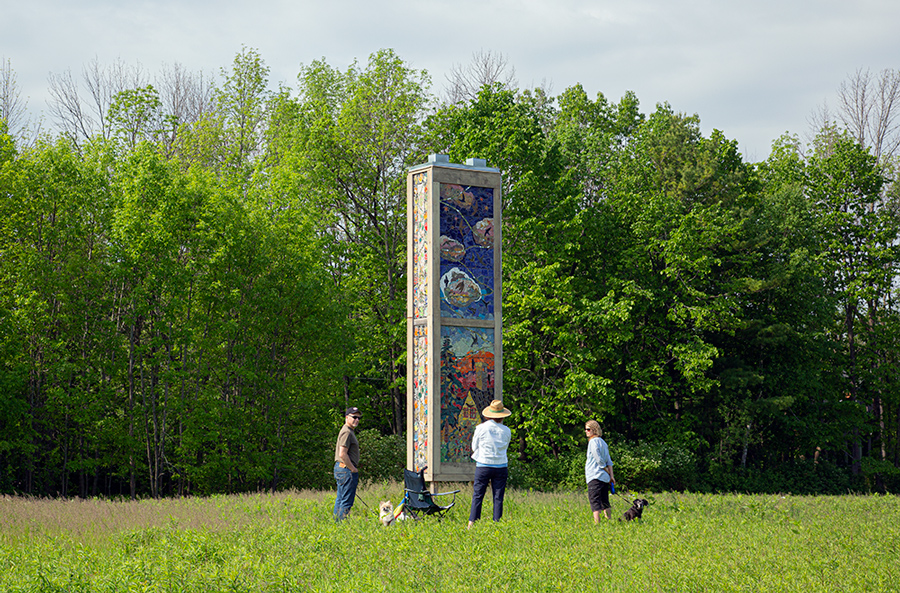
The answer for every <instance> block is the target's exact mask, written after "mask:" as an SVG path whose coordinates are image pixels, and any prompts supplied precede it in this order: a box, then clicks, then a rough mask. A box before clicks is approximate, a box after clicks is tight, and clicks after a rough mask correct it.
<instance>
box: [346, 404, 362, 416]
mask: <svg viewBox="0 0 900 593" xmlns="http://www.w3.org/2000/svg"><path fill="white" fill-rule="evenodd" d="M344 416H362V412H360V411H359V408H357V407H356V406H352V407H349V408H347V411H346V412H344Z"/></svg>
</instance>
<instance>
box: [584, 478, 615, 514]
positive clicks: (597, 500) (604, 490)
mask: <svg viewBox="0 0 900 593" xmlns="http://www.w3.org/2000/svg"><path fill="white" fill-rule="evenodd" d="M588 500H589V501H590V503H591V510H592V511H605V510H606V509H608V508H611V506H612V505H610V504H609V482H604V481H603V480H591V481H590V482H588Z"/></svg>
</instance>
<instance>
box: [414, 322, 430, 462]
mask: <svg viewBox="0 0 900 593" xmlns="http://www.w3.org/2000/svg"><path fill="white" fill-rule="evenodd" d="M413 464H414V466H415V469H417V470H418V469H421V468H423V467H425V466H426V465H428V328H427V327H426V326H424V325H417V326H414V327H413Z"/></svg>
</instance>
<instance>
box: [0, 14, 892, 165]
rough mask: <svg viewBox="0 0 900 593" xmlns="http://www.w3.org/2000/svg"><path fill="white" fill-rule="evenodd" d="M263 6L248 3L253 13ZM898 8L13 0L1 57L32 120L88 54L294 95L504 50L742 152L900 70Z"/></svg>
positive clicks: (514, 59)
mask: <svg viewBox="0 0 900 593" xmlns="http://www.w3.org/2000/svg"><path fill="white" fill-rule="evenodd" d="M251 6H252V8H251ZM897 22H900V3H897V2H895V1H894V0H862V1H861V2H855V3H848V2H844V1H841V0H823V1H820V2H816V3H815V5H814V6H813V5H810V3H808V2H801V1H799V0H760V1H758V2H752V3H738V2H715V1H710V0H708V1H699V0H691V1H686V2H677V3H675V2H670V1H669V0H636V1H631V2H613V1H608V0H599V1H598V0H530V1H525V2H522V1H520V2H511V1H508V0H482V1H479V2H474V1H471V0H455V1H453V2H449V1H445V0H436V1H429V2H421V1H416V2H413V1H410V0H387V1H384V2H370V1H362V0H334V1H333V2H310V1H308V0H299V1H294V2H286V1H284V0H258V1H257V2H254V3H252V4H247V3H244V2H236V1H234V0H224V1H220V2H212V1H210V0H192V1H189V2H184V1H178V2H176V1H174V0H158V1H155V2H114V1H112V0H82V1H80V2H76V3H73V2H64V1H63V0H32V1H30V2H17V3H11V5H10V6H5V7H4V9H3V18H2V19H0V39H2V40H3V42H2V44H0V58H3V59H4V60H9V61H10V64H11V67H12V69H13V70H14V71H15V72H16V74H17V80H18V84H19V87H20V88H21V93H22V98H23V99H25V100H27V101H28V108H29V110H30V112H31V113H33V114H36V115H40V114H41V113H43V114H46V113H47V111H48V110H47V103H46V102H47V99H48V98H49V93H48V88H49V85H48V76H49V75H50V74H51V73H53V74H60V73H62V72H64V71H66V70H71V71H72V72H73V74H75V75H78V74H80V72H81V69H82V68H83V67H84V66H85V65H86V64H88V63H89V62H90V61H91V60H94V59H97V60H99V62H100V63H101V64H109V63H112V62H114V61H115V60H122V61H124V62H125V63H127V64H136V63H140V64H141V65H142V66H143V67H144V68H146V69H147V70H148V71H150V72H156V71H157V70H158V69H159V68H160V67H161V66H162V65H164V64H169V65H172V64H175V63H179V64H181V65H182V66H184V67H185V68H187V69H188V70H193V71H198V70H203V71H206V72H208V73H210V74H218V70H219V68H221V67H223V66H225V65H227V64H229V63H230V61H231V58H232V57H233V56H234V54H235V53H236V52H237V51H240V48H241V47H242V46H247V47H252V48H256V49H258V50H259V52H260V54H261V55H262V56H263V58H264V59H265V60H266V62H267V64H268V65H269V66H270V67H271V80H272V82H273V84H278V83H279V82H283V83H285V84H287V85H289V86H294V85H295V81H296V76H297V73H298V72H299V68H300V65H301V64H309V63H311V62H312V61H314V60H316V59H320V58H325V59H327V60H328V62H329V63H331V64H335V65H336V66H338V67H346V66H348V65H350V64H351V63H352V61H353V60H354V59H358V60H360V61H361V62H364V61H365V60H366V58H367V57H368V56H369V55H370V54H371V53H373V52H375V51H377V50H378V49H380V48H393V49H394V50H395V51H396V52H397V53H398V55H400V56H401V57H402V58H403V59H404V60H406V61H408V62H409V63H410V64H411V65H412V66H413V67H415V68H420V69H422V68H424V69H426V70H428V72H429V73H430V74H431V75H432V78H433V83H434V91H435V92H436V93H438V94H439V93H440V92H441V90H442V88H443V86H444V84H445V82H446V75H447V73H449V72H450V71H451V70H452V69H453V67H454V66H456V65H460V64H466V63H468V62H469V61H470V60H471V58H472V55H473V53H474V52H478V51H480V50H484V51H492V52H496V53H499V54H503V55H505V56H506V57H507V58H508V61H509V64H510V65H511V66H512V67H514V68H515V73H516V79H517V80H518V83H519V86H520V87H522V88H527V87H531V86H539V85H542V84H544V85H547V86H549V88H550V90H551V91H552V93H553V94H554V95H555V94H558V93H560V92H562V91H563V90H564V89H566V88H568V87H570V86H572V85H573V84H576V83H581V84H582V85H583V87H584V88H585V90H586V91H587V92H588V94H589V95H590V96H595V95H596V93H597V92H603V93H604V94H605V95H606V96H607V97H609V98H611V99H613V100H617V99H618V98H620V97H621V96H622V95H623V94H624V93H625V92H626V91H628V90H631V91H634V92H635V93H636V94H637V97H638V98H639V99H640V101H641V103H642V105H643V106H644V108H645V109H647V110H652V107H653V105H654V104H655V103H657V102H661V101H667V102H669V103H670V104H671V105H672V108H673V109H674V110H675V111H678V112H684V113H687V114H693V113H696V114H698V115H699V116H700V118H701V127H702V129H703V131H704V132H705V133H709V132H710V131H711V130H712V129H713V128H716V129H720V130H722V131H724V133H725V135H726V136H727V137H729V138H732V139H736V140H738V142H739V145H740V149H741V151H742V152H743V154H744V157H745V159H747V160H751V161H758V160H762V159H765V158H766V157H767V156H768V154H769V148H770V145H771V142H772V141H773V140H774V139H776V138H777V137H778V136H780V135H781V134H782V133H784V132H786V131H789V132H791V133H796V134H800V135H804V134H806V132H807V130H808V129H809V123H808V119H809V117H810V114H811V113H812V112H813V111H815V110H816V109H817V108H819V107H820V106H822V105H824V104H826V103H828V104H831V103H832V102H834V101H835V91H836V89H837V88H838V86H839V85H840V83H841V82H842V81H844V80H845V79H846V78H847V77H848V76H849V75H851V74H852V73H854V72H855V71H857V70H858V69H860V68H863V69H865V68H868V69H871V70H872V71H873V72H877V71H880V70H882V69H884V68H896V67H897V66H898V64H897V63H896V61H894V60H896V56H898V55H900V37H898V36H897V35H896V32H895V30H894V29H895V25H896V23H897Z"/></svg>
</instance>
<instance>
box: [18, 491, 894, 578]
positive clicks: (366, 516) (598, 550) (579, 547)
mask: <svg viewBox="0 0 900 593" xmlns="http://www.w3.org/2000/svg"><path fill="white" fill-rule="evenodd" d="M470 493H471V491H470V490H468V489H465V488H464V489H463V492H462V493H461V494H460V495H459V497H458V499H457V506H456V507H455V508H453V509H451V511H450V513H449V516H448V518H447V519H445V520H444V521H443V522H437V521H433V520H429V521H425V522H422V523H419V524H412V522H407V523H401V524H398V525H396V526H393V527H390V528H384V527H382V526H381V525H380V523H378V520H377V517H376V510H377V505H378V502H379V500H383V499H390V500H392V501H393V502H394V503H395V504H396V503H397V502H398V501H399V499H400V497H401V496H400V495H401V486H399V485H396V484H391V485H375V486H370V487H368V488H365V489H362V490H361V491H360V496H361V499H362V501H363V502H362V503H361V502H359V501H358V502H357V505H356V507H355V508H354V514H353V515H351V517H350V518H349V519H348V520H347V521H345V522H344V523H343V524H341V525H335V524H334V523H333V522H332V520H331V506H332V504H333V501H334V494H333V493H329V492H285V493H280V494H276V495H269V494H255V495H244V496H222V497H212V498H202V499H201V498H190V499H174V500H159V501H157V500H143V501H135V502H130V501H128V502H111V501H98V500H79V501H57V500H40V499H27V498H10V497H6V498H0V591H2V592H18V591H66V592H69V591H416V592H419V591H604V592H606V591H629V592H644V591H678V592H684V591H768V592H773V591H803V592H805V593H810V592H814V591H900V499H898V497H897V496H844V497H792V496H784V497H782V496H755V495H754V496H749V495H699V494H697V495H695V494H678V493H658V494H653V495H646V496H645V497H646V498H648V499H650V500H651V501H652V505H651V506H650V507H648V509H647V510H646V511H645V515H644V520H643V521H642V522H641V523H640V524H637V523H620V522H618V521H612V522H608V523H604V524H601V525H599V526H595V525H594V524H593V522H592V519H591V514H590V511H589V509H588V506H587V500H586V498H587V497H586V495H585V494H583V493H559V494H548V493H535V492H525V491H510V492H508V493H507V502H506V507H505V517H504V520H503V521H502V522H501V523H497V524H495V523H493V522H491V521H490V520H486V521H485V520H483V521H481V522H479V523H478V524H476V526H475V528H474V529H472V530H471V531H467V530H466V520H467V517H468V504H469V501H470ZM613 499H614V507H613V510H614V511H615V514H616V515H620V514H621V513H622V512H623V511H624V510H625V508H626V503H625V501H624V500H623V499H622V498H620V497H613ZM363 503H365V504H363ZM365 505H368V507H367V506H365ZM484 511H485V516H486V517H488V518H489V517H490V505H489V503H486V508H485V509H484Z"/></svg>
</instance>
